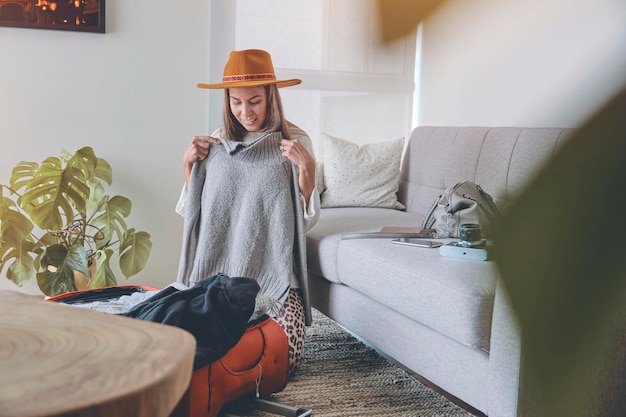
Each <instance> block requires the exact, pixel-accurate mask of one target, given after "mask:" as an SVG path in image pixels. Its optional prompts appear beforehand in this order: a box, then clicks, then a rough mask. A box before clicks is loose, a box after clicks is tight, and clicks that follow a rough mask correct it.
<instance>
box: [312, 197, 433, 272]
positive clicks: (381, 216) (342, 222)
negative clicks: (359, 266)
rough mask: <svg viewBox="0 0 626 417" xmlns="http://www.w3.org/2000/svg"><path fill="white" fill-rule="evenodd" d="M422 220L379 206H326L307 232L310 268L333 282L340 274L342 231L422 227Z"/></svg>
mask: <svg viewBox="0 0 626 417" xmlns="http://www.w3.org/2000/svg"><path fill="white" fill-rule="evenodd" d="M420 224H421V219H418V218H417V217H415V216H414V215H411V214H407V213H405V212H403V211H399V210H394V209H385V208H375V207H342V208H325V209H323V210H322V211H321V213H320V218H319V220H318V222H317V224H316V225H315V226H314V227H313V228H312V229H311V230H309V231H308V232H307V254H308V259H307V262H308V269H309V270H310V271H311V272H313V273H315V274H317V275H320V276H323V277H325V278H326V279H327V280H329V281H332V282H340V280H339V277H338V275H337V249H338V247H339V243H340V242H341V234H343V233H353V232H378V231H380V229H381V228H383V227H384V226H413V227H415V226H419V225H420Z"/></svg>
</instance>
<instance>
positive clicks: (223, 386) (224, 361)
mask: <svg viewBox="0 0 626 417" xmlns="http://www.w3.org/2000/svg"><path fill="white" fill-rule="evenodd" d="M160 291H161V290H159V289H157V288H153V287H147V286H117V287H106V288H98V289H92V290H83V291H76V292H72V293H67V294H62V295H58V296H55V297H52V298H50V300H51V301H55V302H59V303H65V304H69V305H75V306H77V307H83V308H85V307H88V308H91V309H96V310H98V309H100V308H103V307H101V306H98V303H104V305H108V306H109V307H111V304H110V303H113V304H116V303H117V304H122V305H125V303H127V302H128V299H129V298H132V297H135V300H142V298H141V297H142V296H141V294H144V295H143V297H144V298H143V299H145V298H149V297H154V296H155V294H158V293H159V292H160ZM122 299H124V302H120V301H118V300H122ZM131 303H132V302H131ZM87 304H90V306H87ZM93 306H96V307H95V308H94V307H93ZM115 308H118V306H117V305H116V306H115ZM119 308H120V309H122V310H123V309H124V308H125V306H122V307H119ZM101 311H103V310H101ZM113 311H115V310H113ZM118 311H120V310H118ZM104 312H107V313H112V311H111V310H109V311H104ZM113 314H117V313H113ZM192 334H193V333H192ZM194 336H196V335H195V334H194ZM196 362H197V361H196ZM288 373H289V365H288V341H287V337H286V335H285V332H284V330H283V329H282V327H280V325H279V324H278V323H277V322H275V321H274V320H272V319H271V318H269V317H268V316H262V317H260V318H258V319H257V320H256V321H254V322H253V323H249V325H248V326H247V328H246V329H245V331H243V334H242V335H241V337H240V338H239V340H238V341H236V343H235V344H234V346H232V347H231V348H230V349H229V350H228V351H227V352H226V353H225V354H224V355H223V356H221V357H219V359H217V360H215V361H212V362H210V363H208V364H206V365H203V366H200V367H198V368H196V367H195V366H194V372H193V374H192V379H191V382H190V385H189V389H188V391H187V393H186V394H185V395H184V396H183V398H182V399H181V401H180V403H179V405H178V406H177V407H176V408H175V409H174V410H173V412H172V414H171V415H170V417H217V416H220V417H227V416H232V417H234V416H238V415H240V414H234V413H238V412H239V413H241V412H243V411H244V410H249V409H251V408H253V409H257V410H262V411H266V412H270V413H274V414H277V415H281V416H310V415H312V410H308V409H301V408H296V407H291V406H287V405H283V404H280V403H277V402H275V401H270V400H269V398H270V397H271V395H272V394H274V393H277V392H280V391H282V390H283V389H284V388H285V386H286V385H287V380H288Z"/></svg>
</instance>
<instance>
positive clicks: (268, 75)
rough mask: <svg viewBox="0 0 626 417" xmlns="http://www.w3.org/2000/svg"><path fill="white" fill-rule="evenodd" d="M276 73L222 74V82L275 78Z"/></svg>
mask: <svg viewBox="0 0 626 417" xmlns="http://www.w3.org/2000/svg"><path fill="white" fill-rule="evenodd" d="M275 79H276V75H274V74H271V73H265V74H243V75H224V76H223V77H222V82H225V83H232V82H235V81H256V80H275Z"/></svg>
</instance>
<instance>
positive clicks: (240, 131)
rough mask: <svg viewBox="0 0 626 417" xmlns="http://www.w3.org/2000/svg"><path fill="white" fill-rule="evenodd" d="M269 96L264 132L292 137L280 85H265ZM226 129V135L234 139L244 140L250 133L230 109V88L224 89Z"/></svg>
mask: <svg viewBox="0 0 626 417" xmlns="http://www.w3.org/2000/svg"><path fill="white" fill-rule="evenodd" d="M263 88H264V89H265V94H266V96H267V110H266V113H265V121H264V122H263V126H262V127H261V130H263V131H264V132H281V133H282V135H283V137H284V138H285V139H291V137H290V136H289V130H288V129H287V120H285V116H284V113H283V103H282V101H281V99H280V93H279V92H278V87H276V85H275V84H270V85H265V86H263ZM223 116H224V130H225V133H226V137H227V138H230V139H232V140H239V141H241V140H243V137H244V136H245V135H246V133H248V131H247V130H246V128H245V127H243V126H242V125H241V123H239V120H237V118H236V117H235V115H234V114H233V112H232V111H231V109H230V92H229V90H228V88H225V89H224V115H223Z"/></svg>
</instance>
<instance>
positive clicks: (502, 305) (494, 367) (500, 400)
mask: <svg viewBox="0 0 626 417" xmlns="http://www.w3.org/2000/svg"><path fill="white" fill-rule="evenodd" d="M521 353H522V349H521V332H520V326H519V323H518V320H517V316H516V314H515V312H514V310H513V308H512V306H511V303H510V301H509V297H508V294H507V291H506V288H505V287H504V284H503V282H502V281H501V280H500V279H498V282H497V284H496V296H495V300H494V306H493V317H492V322H491V341H490V352H489V383H488V390H489V393H488V398H489V417H516V416H517V410H518V401H519V400H518V397H519V390H520V371H521Z"/></svg>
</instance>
